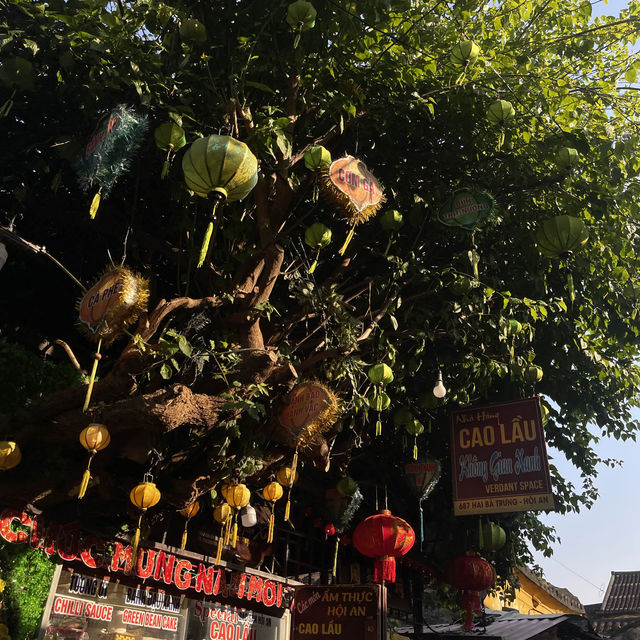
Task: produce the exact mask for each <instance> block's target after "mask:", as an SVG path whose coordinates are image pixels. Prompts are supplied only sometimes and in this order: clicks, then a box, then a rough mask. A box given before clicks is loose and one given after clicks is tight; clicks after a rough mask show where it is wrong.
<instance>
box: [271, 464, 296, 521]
mask: <svg viewBox="0 0 640 640" xmlns="http://www.w3.org/2000/svg"><path fill="white" fill-rule="evenodd" d="M276 480H277V481H278V482H279V483H280V484H281V485H282V486H283V487H287V488H288V489H289V491H287V504H286V506H285V508H284V521H285V522H288V521H289V515H290V512H291V488H292V487H293V485H294V484H295V483H296V481H297V480H298V472H297V471H296V470H295V469H292V468H291V467H281V468H280V469H278V473H277V474H276Z"/></svg>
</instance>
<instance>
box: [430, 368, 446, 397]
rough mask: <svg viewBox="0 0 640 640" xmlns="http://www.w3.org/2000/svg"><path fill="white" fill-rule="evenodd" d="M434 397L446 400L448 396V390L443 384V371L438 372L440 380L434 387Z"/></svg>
mask: <svg viewBox="0 0 640 640" xmlns="http://www.w3.org/2000/svg"><path fill="white" fill-rule="evenodd" d="M433 395H434V396H435V397H436V398H444V397H445V396H446V395H447V390H446V389H445V386H444V385H443V384H442V371H438V379H437V380H436V386H435V387H433Z"/></svg>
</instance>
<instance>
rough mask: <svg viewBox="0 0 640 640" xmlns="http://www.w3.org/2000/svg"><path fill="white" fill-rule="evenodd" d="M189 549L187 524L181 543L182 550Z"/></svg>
mask: <svg viewBox="0 0 640 640" xmlns="http://www.w3.org/2000/svg"><path fill="white" fill-rule="evenodd" d="M186 548H187V524H186V523H185V525H184V531H183V532H182V540H181V541H180V549H186Z"/></svg>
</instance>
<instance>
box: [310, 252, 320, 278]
mask: <svg viewBox="0 0 640 640" xmlns="http://www.w3.org/2000/svg"><path fill="white" fill-rule="evenodd" d="M319 259H320V249H318V253H316V258H315V260H314V261H313V262H312V263H311V266H310V267H309V273H310V274H311V273H313V272H314V271H315V270H316V267H317V266H318V260H319Z"/></svg>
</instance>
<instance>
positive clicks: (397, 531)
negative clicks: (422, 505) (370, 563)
mask: <svg viewBox="0 0 640 640" xmlns="http://www.w3.org/2000/svg"><path fill="white" fill-rule="evenodd" d="M415 541H416V535H415V533H414V531H413V529H412V527H411V525H410V524H409V523H408V522H405V521H404V520H403V519H402V518H398V517H397V516H394V515H392V514H391V511H389V510H388V509H383V510H382V511H380V513H377V514H376V515H374V516H369V517H368V518H366V519H365V520H363V521H362V522H361V523H360V524H359V525H358V526H357V527H356V530H355V531H354V532H353V546H354V547H355V548H356V549H357V550H358V551H359V552H360V553H361V554H363V555H365V556H368V557H369V558H375V559H376V561H375V564H374V571H373V580H374V582H378V583H382V584H384V583H385V582H395V581H396V558H397V557H400V556H403V555H404V554H405V553H407V552H408V551H409V550H410V549H411V547H413V544H414V542H415Z"/></svg>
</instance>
